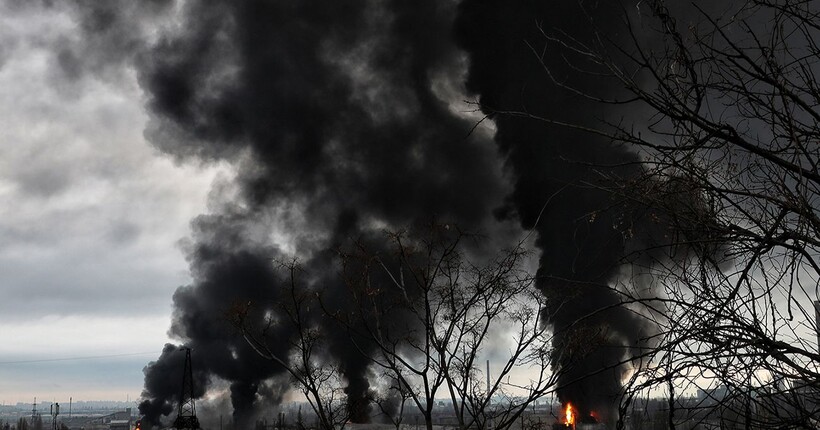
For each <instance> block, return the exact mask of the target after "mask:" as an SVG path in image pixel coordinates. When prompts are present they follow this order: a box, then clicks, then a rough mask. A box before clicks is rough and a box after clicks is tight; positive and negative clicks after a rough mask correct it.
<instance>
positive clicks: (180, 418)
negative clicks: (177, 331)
mask: <svg viewBox="0 0 820 430" xmlns="http://www.w3.org/2000/svg"><path fill="white" fill-rule="evenodd" d="M182 350H185V370H184V371H183V374H182V395H181V396H179V408H178V409H177V419H175V420H174V427H175V428H177V429H199V428H200V427H199V420H198V419H197V417H196V406H195V405H194V378H193V375H194V373H193V370H191V348H182V349H180V351H182Z"/></svg>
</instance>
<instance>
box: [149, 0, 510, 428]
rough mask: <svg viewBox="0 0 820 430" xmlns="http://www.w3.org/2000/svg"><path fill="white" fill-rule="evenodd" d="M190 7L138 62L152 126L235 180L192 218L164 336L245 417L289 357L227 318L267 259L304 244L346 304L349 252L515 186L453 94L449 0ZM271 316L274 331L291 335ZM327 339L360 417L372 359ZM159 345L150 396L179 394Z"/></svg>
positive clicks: (303, 253) (476, 212)
mask: <svg viewBox="0 0 820 430" xmlns="http://www.w3.org/2000/svg"><path fill="white" fill-rule="evenodd" d="M182 8H183V9H182V10H181V12H180V22H179V25H178V26H176V27H171V29H170V30H169V31H168V32H167V33H166V34H164V36H162V37H161V38H160V39H159V41H158V42H157V43H156V44H155V45H154V46H153V47H152V48H151V49H150V50H148V51H147V52H146V53H144V54H143V55H140V56H139V58H138V60H137V64H138V68H139V76H140V84H141V85H142V87H143V89H144V90H145V92H146V97H147V105H148V107H149V109H150V113H151V115H152V120H151V123H150V124H149V126H148V129H147V131H146V135H147V136H148V137H149V139H150V141H151V142H152V143H153V144H154V145H155V146H156V147H157V148H159V149H161V150H162V151H164V152H165V153H167V154H170V155H172V156H174V157H176V158H178V159H179V160H181V161H185V160H196V161H199V162H217V161H224V160H227V161H229V162H231V163H233V165H234V166H236V168H237V177H236V180H235V181H234V182H232V183H228V184H223V185H220V186H218V187H216V188H215V189H214V192H213V193H212V194H213V197H212V207H211V213H210V214H208V215H203V216H201V217H199V218H198V219H196V220H194V222H193V223H192V226H193V228H194V233H193V237H192V239H191V241H190V243H189V244H188V245H187V247H186V249H187V255H188V259H189V261H190V266H191V273H192V276H193V278H194V282H193V283H192V284H191V285H188V286H184V287H181V288H180V289H178V290H177V292H176V294H175V295H174V315H173V319H174V323H173V326H172V328H171V331H170V333H171V335H172V336H174V337H177V338H179V339H180V340H182V341H183V342H184V344H185V345H186V346H188V347H191V348H192V349H193V350H194V357H195V358H196V361H197V363H198V364H197V365H198V366H201V368H202V369H203V371H205V372H207V373H208V374H209V375H211V376H214V377H218V378H220V379H223V380H226V381H228V382H230V384H231V385H230V388H231V399H232V402H233V408H234V420H235V423H236V425H237V426H239V427H243V426H247V423H248V420H249V419H251V412H250V411H252V410H253V409H254V407H255V402H256V401H257V400H258V398H259V397H260V396H261V395H263V394H262V393H260V392H259V391H258V387H259V386H260V384H263V383H264V381H266V380H267V379H269V378H271V377H274V376H276V375H279V374H281V372H282V369H281V368H278V367H277V366H275V365H273V364H272V363H270V362H265V361H264V360H262V359H261V358H259V357H258V356H256V355H255V354H254V353H253V351H251V350H250V349H249V347H248V346H247V345H245V344H244V341H243V340H242V339H241V337H239V336H237V335H236V333H231V330H230V328H229V326H228V324H227V322H226V321H225V319H224V317H223V315H224V312H225V311H226V310H227V309H226V307H227V306H228V305H229V304H230V303H262V304H264V303H272V302H275V301H276V300H277V298H278V295H279V292H278V291H277V285H282V282H283V280H282V279H281V278H280V275H279V274H277V272H276V271H275V270H274V264H273V263H272V262H273V261H274V260H277V259H280V260H287V257H288V256H289V255H291V254H292V253H294V252H295V253H296V254H297V255H298V256H299V257H300V260H301V264H302V266H303V267H304V269H305V273H308V274H309V276H310V277H311V281H310V282H311V283H312V284H318V285H319V286H320V287H322V288H324V289H327V290H329V291H331V292H336V293H337V296H336V297H335V299H334V300H328V302H330V303H334V304H335V305H336V306H339V307H340V308H341V309H344V308H345V306H349V304H348V303H347V301H348V300H349V299H347V298H346V297H345V295H344V294H343V291H344V290H345V289H344V288H343V287H344V286H343V285H342V284H341V280H340V279H339V266H338V264H337V263H338V261H337V260H336V258H337V257H336V253H335V249H336V248H337V247H338V246H340V245H341V244H344V243H346V242H348V241H350V240H351V239H357V238H359V237H361V236H367V237H372V236H373V235H374V232H380V231H381V229H382V228H385V227H386V228H400V227H405V226H407V225H409V224H413V223H416V222H419V223H426V222H429V221H430V220H433V219H438V220H446V221H448V222H455V223H457V224H458V225H459V226H461V227H462V228H464V229H467V230H472V231H478V230H483V228H484V227H486V226H487V225H488V224H487V222H488V220H489V214H490V213H491V210H492V208H493V207H497V206H498V205H499V204H500V203H501V200H502V196H503V194H504V181H503V180H502V177H501V169H500V163H499V161H498V157H497V155H496V151H495V149H494V146H493V144H492V142H490V141H489V140H488V139H487V138H485V137H483V135H482V134H481V133H472V134H470V130H471V129H472V128H473V126H474V121H472V120H468V119H465V118H463V117H462V115H461V114H460V113H459V112H457V111H454V110H452V109H451V107H450V105H449V103H450V101H451V100H450V98H451V95H452V93H454V92H455V91H456V90H457V87H458V85H457V80H456V79H457V76H458V72H459V71H460V70H462V63H461V60H462V58H463V56H462V55H461V54H460V53H459V51H458V50H457V49H456V48H455V47H454V45H453V43H452V42H451V41H450V40H451V38H450V33H451V25H452V16H453V8H454V4H452V3H447V2H441V1H438V0H436V1H432V0H431V1H417V2H406V1H398V0H397V1H365V0H357V1H349V2H335V1H300V2H293V1H270V0H264V1H263V0H239V1H238V0H230V1H229V0H224V1H212V2H193V1H192V2H187V3H185V4H184V5H183V6H182ZM454 77H456V78H454ZM454 88H455V89H456V90H454ZM282 249H288V251H287V252H285V251H283V250H282ZM263 313H264V309H262V308H260V309H259V311H258V313H257V314H256V315H254V316H252V318H256V319H257V320H259V319H261V318H263ZM277 327H278V329H279V330H281V332H280V333H276V334H274V336H273V337H276V336H278V338H279V339H286V338H287V337H288V336H291V335H292V333H288V332H287V330H288V328H287V327H286V326H281V325H280V326H277ZM331 339H332V340H334V341H333V342H332V345H329V347H328V351H330V353H331V354H332V355H333V358H334V359H335V360H337V361H338V362H339V363H340V367H341V368H342V369H343V373H344V374H343V376H344V377H345V379H346V380H347V381H348V387H347V390H346V391H347V393H348V398H349V404H350V405H351V408H352V410H351V416H352V419H353V420H354V421H358V422H363V421H367V419H368V418H369V405H368V404H367V401H366V399H367V397H368V390H369V383H368V380H367V376H366V375H367V374H366V372H367V368H366V366H363V365H362V364H363V363H364V362H365V360H362V357H361V356H360V354H359V353H358V352H357V351H356V350H355V348H354V347H353V346H352V345H351V344H350V343H349V340H348V339H349V336H344V335H338V336H331ZM278 344H279V345H284V344H285V342H280V343H278ZM275 352H277V353H281V354H282V355H284V354H285V351H275ZM163 357H165V356H163ZM163 357H160V360H159V361H157V362H156V363H155V364H153V365H152V366H149V367H147V368H146V369H145V379H146V390H145V392H144V397H145V398H146V401H147V402H148V403H146V405H152V404H160V405H162V404H164V402H167V401H169V400H168V399H167V398H166V396H167V394H166V393H163V392H157V391H155V390H153V389H152V388H151V387H153V386H154V385H153V381H155V380H156V379H158V378H163V377H165V375H163V373H162V372H159V371H158V369H160V368H162V365H163V364H164V358H163ZM167 359H173V358H171V357H168V358H167ZM154 409H157V408H154ZM143 412H147V410H144V411H143ZM151 418H152V421H153V422H156V420H158V419H159V418H160V417H159V415H154V416H152V417H151Z"/></svg>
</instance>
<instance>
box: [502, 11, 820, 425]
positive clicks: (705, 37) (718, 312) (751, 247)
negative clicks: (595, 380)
mask: <svg viewBox="0 0 820 430" xmlns="http://www.w3.org/2000/svg"><path fill="white" fill-rule="evenodd" d="M607 19H609V20H611V19H613V18H612V17H607ZM620 19H621V20H622V22H623V26H622V27H620V32H611V31H607V32H605V31H603V30H601V27H600V26H599V25H597V24H598V23H597V22H596V21H595V18H593V14H590V22H589V26H588V27H586V29H585V30H584V31H590V32H593V33H595V34H594V36H595V37H592V38H585V39H583V40H584V41H583V42H581V39H578V38H575V37H572V36H571V35H570V34H569V33H566V32H562V31H560V30H558V29H551V28H544V29H543V33H544V40H545V42H546V47H544V48H543V50H542V47H534V50H533V52H534V54H533V55H553V56H554V55H565V57H564V58H565V59H566V60H567V61H569V62H574V64H575V65H576V66H577V68H578V69H577V70H578V72H579V73H589V76H594V79H598V80H601V81H606V82H608V83H609V84H610V85H609V86H608V87H607V88H609V89H610V91H607V92H606V93H604V92H601V93H595V92H590V91H587V90H586V89H581V88H578V87H572V86H571V85H568V84H567V82H566V81H562V80H561V79H559V78H558V77H557V76H556V75H555V74H553V73H550V66H549V65H550V63H549V62H547V61H544V65H545V78H544V79H547V80H551V81H552V83H553V84H555V85H556V86H557V87H561V88H562V90H564V91H567V90H568V91H570V92H572V93H573V94H575V95H576V96H577V97H581V98H584V99H586V100H588V101H592V102H595V103H600V104H604V105H608V106H609V107H608V108H607V110H606V111H607V112H608V115H607V116H605V117H602V118H590V120H589V121H588V122H587V123H583V124H580V123H576V124H567V123H562V124H558V125H560V126H564V127H572V128H575V129H578V130H583V131H586V132H588V133H590V136H596V138H605V139H609V140H611V141H612V142H616V143H619V144H624V145H629V146H630V147H631V148H633V149H634V150H635V151H637V152H638V153H639V154H640V155H641V158H642V160H643V164H642V173H641V174H640V175H638V176H637V177H632V178H628V179H623V178H610V179H611V181H610V183H611V184H613V185H612V186H611V189H610V192H611V193H612V195H613V196H616V197H617V199H615V200H618V201H613V206H617V205H623V206H625V207H629V208H631V209H630V210H629V211H625V214H626V215H625V218H624V219H625V222H626V223H627V224H629V225H630V226H632V227H634V228H635V229H641V228H643V229H650V230H654V231H653V232H651V235H652V236H653V237H654V238H655V240H654V241H653V242H651V248H648V247H646V246H644V247H640V248H634V249H631V251H632V253H631V254H630V255H629V257H628V259H629V261H630V263H632V264H631V266H629V267H630V268H631V270H632V272H631V273H632V274H633V275H634V276H632V277H631V278H628V279H622V280H621V282H620V283H619V284H618V285H617V286H615V288H617V290H618V291H619V292H620V294H622V295H623V297H624V298H625V301H632V302H634V303H635V304H634V305H633V306H634V308H635V309H636V310H637V311H639V312H640V313H641V314H642V315H644V316H645V317H646V318H648V319H650V320H651V321H652V322H653V325H654V326H655V327H656V331H657V333H656V334H655V335H654V336H653V337H652V339H651V342H648V345H650V346H651V348H648V349H646V350H645V351H644V352H643V353H642V354H639V355H637V356H635V357H634V363H635V366H634V372H633V373H632V376H631V379H630V380H629V381H628V384H627V386H626V388H625V390H624V396H623V398H622V413H625V412H626V411H627V410H628V406H629V404H630V402H632V401H634V400H635V399H636V398H638V397H639V396H641V395H644V394H645V393H646V392H649V391H654V392H656V393H657V392H665V393H666V396H667V397H668V398H669V406H670V408H669V409H668V410H667V416H668V417H669V419H668V422H667V423H666V424H665V426H664V427H675V426H676V425H679V422H678V421H677V418H676V416H678V415H677V414H676V411H675V405H676V404H677V403H676V401H675V398H676V393H681V392H683V391H684V390H688V391H690V392H691V391H694V390H697V389H700V390H701V396H702V397H703V398H704V399H706V400H709V401H711V406H710V407H715V408H718V409H719V411H720V421H721V423H722V425H723V426H732V427H737V426H739V427H744V428H750V427H753V428H786V427H788V428H816V427H817V425H818V419H820V387H819V386H818V381H819V380H820V379H819V378H820V367H819V366H818V364H820V355H819V354H818V344H817V339H818V337H817V336H818V335H817V329H818V327H817V325H816V322H815V318H814V315H815V309H814V307H813V306H812V304H813V301H814V300H817V299H819V298H820V290H819V288H820V287H819V285H820V281H818V280H819V279H820V258H819V257H820V167H818V166H820V82H818V79H817V78H818V72H820V45H818V42H820V40H818V37H820V11H819V10H818V8H817V5H816V4H814V3H813V2H803V1H788V0H739V1H730V2H698V1H696V2H693V3H685V4H684V3H679V4H678V3H676V4H671V3H669V4H667V2H665V1H663V0H643V1H638V2H630V3H629V5H628V7H626V5H625V7H624V9H623V14H622V16H621V17H620ZM542 53H543V54H542ZM612 88H617V91H615V90H612ZM506 114H509V115H522V116H527V113H526V112H507V113H506ZM536 120H540V121H544V122H546V123H550V124H553V125H556V124H557V121H556V120H555V119H554V118H537V119H536ZM599 183H600V182H599ZM647 220H649V222H648V221H647ZM652 220H654V222H651V221H652ZM632 233H635V234H636V235H641V234H644V233H645V232H640V231H630V232H629V234H632ZM626 246H627V247H629V246H630V242H629V240H626ZM648 287H650V288H648ZM716 387H722V389H721V390H720V395H717V394H715V393H717V391H715V390H712V389H714V388H716ZM704 419H707V420H711V418H704ZM655 421H656V422H657V420H655Z"/></svg>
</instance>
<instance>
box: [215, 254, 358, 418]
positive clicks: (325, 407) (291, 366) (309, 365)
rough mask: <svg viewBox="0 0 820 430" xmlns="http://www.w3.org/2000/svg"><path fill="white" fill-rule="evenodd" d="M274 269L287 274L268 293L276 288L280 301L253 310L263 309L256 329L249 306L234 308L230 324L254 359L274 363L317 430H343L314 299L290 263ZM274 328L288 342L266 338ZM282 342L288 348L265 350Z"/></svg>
mask: <svg viewBox="0 0 820 430" xmlns="http://www.w3.org/2000/svg"><path fill="white" fill-rule="evenodd" d="M279 267H280V269H281V270H284V271H286V272H287V274H288V276H287V277H286V279H287V284H286V285H284V286H271V287H280V288H281V291H283V294H282V295H281V296H280V297H281V299H280V300H279V301H278V302H277V303H264V304H256V305H257V306H265V307H266V308H267V309H269V311H268V312H267V313H266V315H265V317H264V324H263V326H261V327H259V326H257V325H256V324H254V323H253V321H257V319H256V318H253V317H249V316H250V315H251V306H253V305H254V304H252V303H248V304H246V305H241V306H240V305H237V306H234V308H233V309H232V310H231V312H230V313H229V316H230V318H231V322H232V323H233V325H234V326H235V327H237V328H238V329H239V330H240V332H241V333H242V335H243V336H244V337H245V340H246V341H247V342H248V344H250V345H251V346H252V347H253V348H254V349H255V350H256V352H257V353H259V354H260V355H261V356H262V357H264V358H266V359H268V360H271V361H274V362H276V363H278V364H279V365H281V366H282V367H283V368H284V369H285V370H286V371H287V372H288V373H289V374H290V376H291V378H292V380H293V383H294V385H295V387H296V388H297V389H298V390H299V391H301V392H302V394H303V395H304V397H305V399H306V400H307V402H308V404H310V407H311V409H312V410H313V413H314V414H315V415H316V419H317V421H318V425H319V428H321V429H324V430H339V429H343V428H344V427H345V425H346V424H347V422H348V419H349V412H348V411H349V409H348V407H347V400H346V399H347V397H346V395H345V393H344V380H343V378H342V373H341V372H340V370H339V368H338V365H337V363H334V362H333V361H332V359H331V358H330V357H331V355H330V354H328V353H327V352H326V351H324V348H326V345H327V342H326V336H327V333H326V332H325V331H324V330H322V327H321V325H320V324H319V323H318V322H317V321H316V319H315V318H314V317H315V315H314V314H312V313H311V311H310V309H311V306H313V309H319V303H318V296H317V293H316V292H315V291H313V290H311V289H309V288H305V287H304V286H302V285H299V274H300V273H301V268H300V267H299V265H298V264H297V262H296V261H291V262H288V263H281V264H279ZM277 325H286V326H288V330H287V333H290V334H291V336H290V337H289V338H288V339H281V338H276V339H272V338H271V336H270V334H271V333H270V332H271V330H272V329H273V328H274V327H275V326H277ZM283 340H284V341H286V342H287V343H288V344H287V347H285V348H282V347H281V345H277V346H276V347H275V348H274V347H273V345H272V344H271V342H282V341H283ZM276 351H287V353H286V354H281V353H278V352H276Z"/></svg>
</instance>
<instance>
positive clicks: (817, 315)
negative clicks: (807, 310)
mask: <svg viewBox="0 0 820 430" xmlns="http://www.w3.org/2000/svg"><path fill="white" fill-rule="evenodd" d="M814 323H815V330H816V331H817V353H818V354H820V300H815V301H814Z"/></svg>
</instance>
